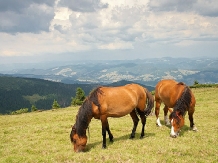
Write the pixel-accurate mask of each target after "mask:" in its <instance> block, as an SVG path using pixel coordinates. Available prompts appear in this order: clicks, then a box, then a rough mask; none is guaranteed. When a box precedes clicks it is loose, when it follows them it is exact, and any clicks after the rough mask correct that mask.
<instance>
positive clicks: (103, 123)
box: [101, 116, 113, 149]
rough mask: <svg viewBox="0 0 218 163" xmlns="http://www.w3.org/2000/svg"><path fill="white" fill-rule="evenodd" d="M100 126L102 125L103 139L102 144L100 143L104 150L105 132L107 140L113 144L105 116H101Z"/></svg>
mask: <svg viewBox="0 0 218 163" xmlns="http://www.w3.org/2000/svg"><path fill="white" fill-rule="evenodd" d="M101 124H102V137H103V143H102V148H103V149H104V148H106V147H107V145H106V131H107V132H108V135H109V139H110V141H111V142H113V135H112V133H111V131H110V128H109V124H108V120H107V117H106V116H101Z"/></svg>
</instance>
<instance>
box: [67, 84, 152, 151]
mask: <svg viewBox="0 0 218 163" xmlns="http://www.w3.org/2000/svg"><path fill="white" fill-rule="evenodd" d="M146 104H147V108H146ZM153 106H154V98H153V96H152V94H151V93H150V92H149V91H148V90H147V89H146V88H144V87H142V86H140V85H138V84H127V85H125V86H120V87H98V88H97V89H95V90H94V91H93V92H92V93H91V94H90V95H89V96H88V97H87V98H86V99H85V101H84V102H83V104H82V106H81V107H80V108H79V111H78V114H77V116H76V123H75V124H74V126H73V127H72V131H71V133H70V139H71V142H72V144H73V145H74V151H75V152H80V151H84V150H85V147H86V143H87V136H86V129H87V128H88V125H89V123H90V122H91V119H92V118H93V117H94V118H96V119H100V120H101V123H102V136H103V144H102V148H106V131H107V132H108V135H109V139H110V141H111V142H112V141H113V135H112V133H111V131H110V128H109V124H108V120H107V118H108V117H122V116H125V115H127V114H130V116H131V117H132V120H133V124H134V125H133V129H132V133H131V135H130V138H134V137H135V131H136V128H137V125H138V121H139V118H138V116H137V114H138V115H139V116H140V118H141V122H142V130H141V137H140V138H143V137H144V127H145V124H146V116H148V115H149V114H150V113H151V110H152V108H153ZM145 108H146V109H145Z"/></svg>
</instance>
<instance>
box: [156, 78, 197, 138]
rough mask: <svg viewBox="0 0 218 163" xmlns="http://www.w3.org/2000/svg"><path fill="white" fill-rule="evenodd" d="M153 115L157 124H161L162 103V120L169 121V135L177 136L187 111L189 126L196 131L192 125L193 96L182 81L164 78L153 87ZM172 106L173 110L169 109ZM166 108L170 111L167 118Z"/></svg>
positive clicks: (167, 122)
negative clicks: (161, 108) (162, 108)
mask: <svg viewBox="0 0 218 163" xmlns="http://www.w3.org/2000/svg"><path fill="white" fill-rule="evenodd" d="M155 102H156V103H155V115H156V118H157V121H156V122H157V125H158V126H161V123H160V119H159V112H160V105H161V103H162V102H163V103H164V105H165V106H164V120H165V123H166V124H167V125H168V124H170V122H171V125H172V127H171V133H170V136H171V137H177V136H178V134H179V131H180V129H181V127H182V126H184V117H185V114H186V112H187V111H188V115H189V120H190V127H191V129H192V130H194V131H197V128H196V127H195V126H194V120H193V114H194V111H195V103H196V101H195V97H194V95H193V93H192V91H191V89H190V88H189V87H188V86H187V85H185V84H184V83H182V82H179V83H178V82H176V81H175V80H171V79H166V80H161V81H160V82H158V83H157V85H156V87H155ZM171 108H173V110H172V109H171ZM168 110H169V111H170V112H171V114H170V116H169V118H170V122H169V119H168V117H167V113H168Z"/></svg>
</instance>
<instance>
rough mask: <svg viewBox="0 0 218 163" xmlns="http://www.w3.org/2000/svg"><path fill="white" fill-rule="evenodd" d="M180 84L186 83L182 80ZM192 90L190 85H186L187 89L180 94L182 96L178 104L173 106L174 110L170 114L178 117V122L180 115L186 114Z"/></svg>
mask: <svg viewBox="0 0 218 163" xmlns="http://www.w3.org/2000/svg"><path fill="white" fill-rule="evenodd" d="M178 84H181V85H184V83H182V82H180V83H178ZM191 97H192V96H191V90H190V88H189V87H188V86H185V89H184V91H183V93H182V95H181V96H180V98H179V99H178V100H177V101H176V105H175V106H174V108H173V112H172V113H171V114H170V118H176V119H178V123H179V121H180V119H179V117H178V115H182V116H185V113H186V111H187V109H188V108H189V106H190V103H191Z"/></svg>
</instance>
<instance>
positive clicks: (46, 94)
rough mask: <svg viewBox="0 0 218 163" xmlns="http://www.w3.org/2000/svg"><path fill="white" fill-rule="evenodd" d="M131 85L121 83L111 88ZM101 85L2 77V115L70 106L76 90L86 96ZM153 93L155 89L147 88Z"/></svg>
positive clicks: (0, 78)
mask: <svg viewBox="0 0 218 163" xmlns="http://www.w3.org/2000/svg"><path fill="white" fill-rule="evenodd" d="M128 83H131V82H130V81H125V80H122V81H119V82H116V83H112V84H110V85H109V86H119V85H125V84H128ZM97 86H99V84H63V83H58V82H51V81H47V80H42V79H34V78H20V77H9V76H0V114H6V113H10V112H12V111H15V110H19V109H21V108H29V109H30V108H31V106H32V105H35V106H36V108H38V109H40V110H47V109H51V108H52V104H53V102H54V100H56V101H57V102H58V104H60V106H61V107H67V106H70V103H71V98H72V97H75V95H76V89H77V88H78V87H80V88H82V89H83V90H84V92H85V94H86V95H88V94H89V92H90V91H91V90H92V89H94V88H96V87H97ZM145 87H146V88H148V90H150V91H152V90H153V89H154V88H153V87H147V86H145Z"/></svg>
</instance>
